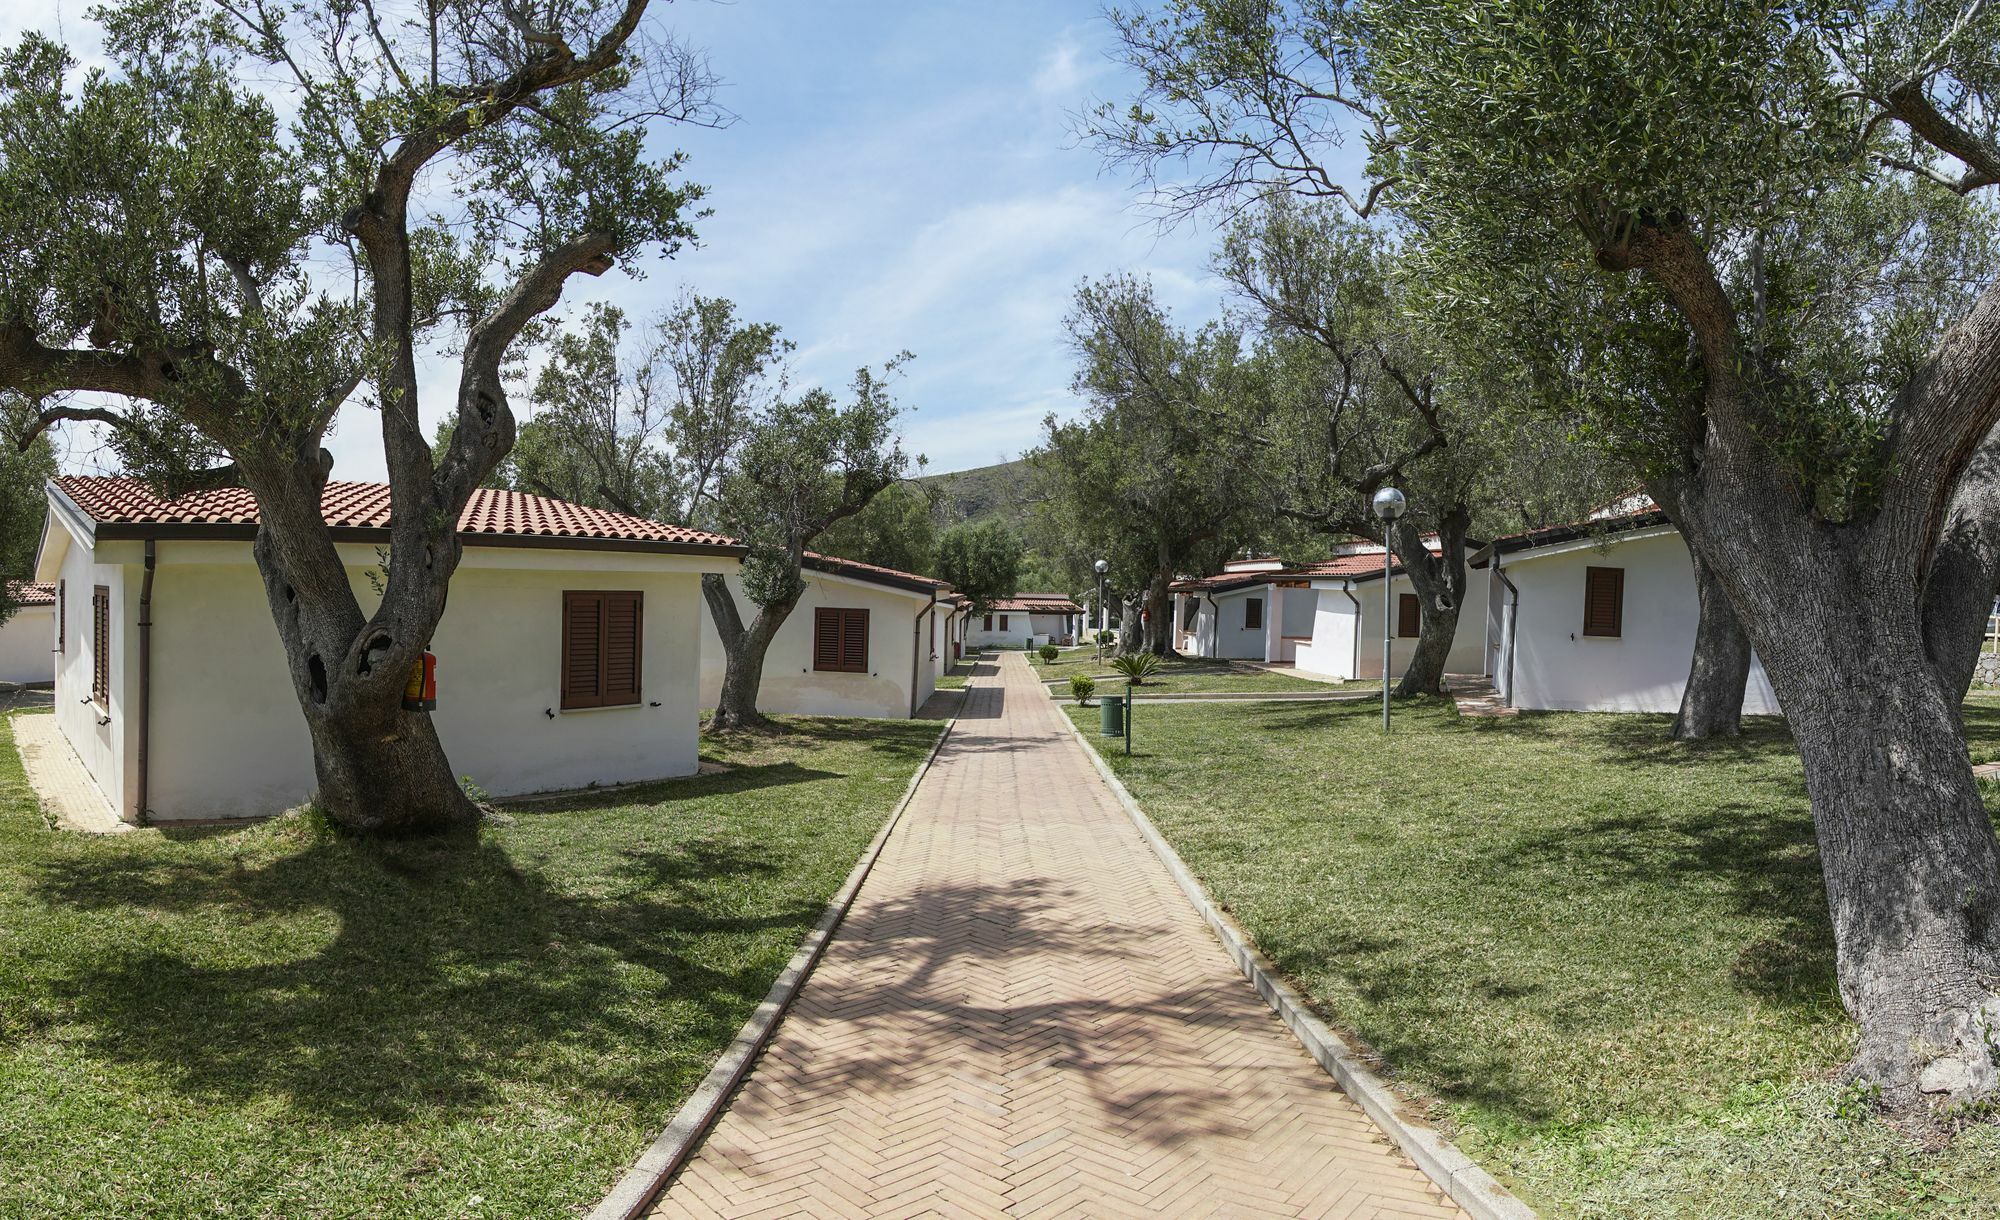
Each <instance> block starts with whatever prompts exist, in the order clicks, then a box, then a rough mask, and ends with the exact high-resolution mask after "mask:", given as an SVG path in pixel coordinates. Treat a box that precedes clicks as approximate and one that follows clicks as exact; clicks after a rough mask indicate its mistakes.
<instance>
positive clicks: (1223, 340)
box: [1031, 275, 1266, 656]
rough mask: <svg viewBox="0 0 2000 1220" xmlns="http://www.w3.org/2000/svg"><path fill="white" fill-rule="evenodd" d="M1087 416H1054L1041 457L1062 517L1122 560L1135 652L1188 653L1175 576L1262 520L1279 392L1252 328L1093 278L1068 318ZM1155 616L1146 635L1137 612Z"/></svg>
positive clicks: (1116, 571) (1125, 636)
mask: <svg viewBox="0 0 2000 1220" xmlns="http://www.w3.org/2000/svg"><path fill="white" fill-rule="evenodd" d="M1065 325H1066V326H1067V328H1068V331H1069V336H1070V343H1071V346H1072V348H1073V349H1074V350H1075V352H1076V356H1077V363H1078V367H1077V372H1076V375H1075V380H1074V387H1075V390H1076V392H1077V394H1078V395H1079V396H1080V397H1081V398H1082V399H1083V400H1084V402H1085V404H1086V411H1085V414H1084V416H1083V417H1082V418H1081V419H1078V420H1074V421H1070V422H1061V421H1058V420H1057V419H1055V418H1054V417H1053V416H1052V417H1050V419H1049V420H1048V421H1047V424H1046V428H1047V436H1048V439H1047V441H1046V442H1045V443H1044V444H1043V445H1042V446H1041V447H1040V448H1039V449H1037V450H1036V451H1035V452H1034V453H1033V454H1032V455H1031V457H1032V460H1033V461H1034V463H1035V465H1036V467H1037V469H1038V471H1039V478H1040V480H1041V481H1042V483H1043V485H1044V495H1045V497H1046V499H1047V500H1048V502H1049V506H1050V510H1051V512H1052V513H1053V514H1054V516H1055V518H1056V519H1058V520H1060V521H1063V522H1065V523H1069V524H1070V526H1071V527H1072V528H1074V529H1076V530H1077V531H1078V533H1079V536H1080V538H1081V539H1082V541H1083V543H1084V544H1085V545H1086V546H1087V547H1088V548H1089V550H1090V551H1093V552H1095V553H1096V554H1097V555H1099V556H1101V557H1102V558H1104V559H1106V560H1107V561H1108V562H1109V563H1110V565H1111V568H1110V573H1109V578H1110V587H1111V589H1113V590H1116V591H1121V592H1122V593H1123V594H1124V595H1125V597H1126V601H1127V613H1126V614H1125V615H1124V616H1123V618H1122V621H1123V622H1124V623H1125V624H1127V629H1126V630H1125V631H1124V632H1123V633H1121V635H1120V640H1119V647H1120V649H1121V650H1127V649H1129V648H1141V647H1143V648H1144V649H1145V650H1147V651H1150V652H1154V653H1157V654H1159V655H1163V656H1164V655H1170V654H1172V653H1173V651H1174V635H1173V630H1172V623H1171V621H1170V620H1171V618H1172V614H1171V605H1172V595H1171V591H1170V589H1169V586H1170V585H1171V584H1172V582H1173V580H1174V578H1175V577H1176V576H1178V575H1181V574H1183V573H1186V572H1190V571H1200V570H1205V569H1207V568H1208V567H1210V566H1212V565H1214V564H1216V563H1219V562H1220V561H1221V560H1222V559H1223V558H1225V557H1226V556H1228V555H1229V554H1230V553H1231V552H1232V551H1233V550H1235V548H1236V547H1237V546H1238V545H1239V544H1240V543H1241V542H1242V541H1244V540H1245V539H1247V538H1248V537H1250V536H1252V535H1253V534H1254V532H1255V530H1256V521H1257V517H1258V509H1257V505H1256V497H1254V496H1253V495H1250V494H1247V493H1248V490H1249V487H1250V485H1251V483H1252V482H1253V480H1254V478H1255V472H1256V469H1257V463H1258V461H1259V460H1260V459H1261V456H1262V455H1261V452H1260V450H1261V449H1262V448H1263V446H1264V444H1265V443H1266V438H1264V437H1263V436H1261V435H1260V433H1259V428H1260V426H1261V422H1262V414H1263V406H1262V404H1263V403H1264V401H1265V395H1264V392H1263V388H1262V386H1261V385H1260V382H1259V378H1260V370H1259V367H1258V365H1257V364H1256V362H1255V361H1254V360H1253V359H1252V358H1251V354H1250V353H1249V352H1248V351H1246V350H1245V347H1244V344H1243V336H1242V332H1241V330H1240V328H1239V327H1238V326H1237V325H1235V324H1234V323H1229V322H1215V323H1210V324H1208V325H1206V326H1203V327H1201V328H1200V329H1198V330H1195V331H1187V330H1184V329H1182V328H1180V327H1178V326H1176V325H1174V323H1173V321H1172V319H1171V318H1170V317H1169V316H1168V315H1167V312H1166V310H1165V309H1164V308H1163V307H1162V306H1161V305H1160V303H1159V301H1158V300H1157V299H1156V298H1155V297H1154V295H1153V289H1152V285H1151V284H1150V283H1149V282H1147V281H1145V280H1143V279H1138V278H1135V277H1132V276H1129V275H1113V276H1110V277H1107V278H1105V279H1102V280H1096V281H1086V282H1084V283H1083V284H1081V285H1080V286H1079V287H1078V288H1077V291H1076V298H1075V304H1074V306H1073V307H1072V309H1071V311H1070V314H1069V316H1068V318H1067V319H1066V321H1065ZM1140 616H1142V618H1143V621H1144V623H1145V624H1146V631H1145V633H1144V638H1143V640H1142V639H1141V638H1140V637H1139V633H1136V632H1134V631H1132V630H1130V626H1131V624H1133V623H1134V622H1135V621H1140Z"/></svg>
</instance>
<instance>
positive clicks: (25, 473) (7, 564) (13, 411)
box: [0, 395, 56, 623]
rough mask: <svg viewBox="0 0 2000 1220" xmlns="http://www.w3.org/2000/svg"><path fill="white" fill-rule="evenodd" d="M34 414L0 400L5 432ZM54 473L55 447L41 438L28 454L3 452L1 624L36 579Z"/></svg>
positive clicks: (8, 397) (12, 400)
mask: <svg viewBox="0 0 2000 1220" xmlns="http://www.w3.org/2000/svg"><path fill="white" fill-rule="evenodd" d="M31 410H32V407H31V406H30V405H29V404H28V403H26V402H23V401H22V400H21V399H20V398H18V397H16V396H12V395H0V426H6V425H7V424H9V423H10V422H11V423H13V424H14V425H15V426H16V427H18V426H19V425H20V423H21V419H20V417H21V416H22V415H23V414H24V413H25V412H28V411H31ZM55 473H56V455H55V447H54V446H53V445H51V444H50V443H49V438H48V437H47V436H40V437H36V438H35V440H34V441H33V442H31V443H30V444H29V445H28V447H27V448H26V449H15V448H14V447H13V446H11V445H9V446H5V447H0V623H5V622H6V621H7V620H8V619H10V618H12V617H13V615H14V611H16V610H18V609H20V603H19V601H18V600H17V599H16V598H15V597H14V596H13V586H14V582H15V581H17V580H32V579H33V578H34V571H35V554H36V552H37V551H38V550H39V549H40V548H41V543H42V526H43V524H44V522H46V521H47V519H48V515H49V499H48V494H47V493H46V492H44V491H43V490H42V488H43V484H45V483H46V482H47V481H48V480H49V479H51V478H53V477H54V476H55Z"/></svg>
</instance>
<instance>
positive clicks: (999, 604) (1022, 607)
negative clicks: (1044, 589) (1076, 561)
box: [987, 593, 1083, 614]
mask: <svg viewBox="0 0 2000 1220" xmlns="http://www.w3.org/2000/svg"><path fill="white" fill-rule="evenodd" d="M987 608H988V609H990V610H1006V611H1011V612H1013V613H1015V614H1023V613H1025V614H1082V613H1083V607H1082V606H1079V605H1077V604H1076V603H1075V602H1073V601H1071V600H1070V599H1069V598H1067V597H1065V596H1063V595H1062V594H1060V593H1017V594H1015V595H1014V596H1013V597H1003V598H1001V599H1000V600H998V601H996V602H994V603H993V604H992V605H991V606H989V607H987Z"/></svg>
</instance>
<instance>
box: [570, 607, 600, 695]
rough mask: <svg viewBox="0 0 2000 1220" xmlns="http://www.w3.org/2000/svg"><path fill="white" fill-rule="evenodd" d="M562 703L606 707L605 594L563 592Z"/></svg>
mask: <svg viewBox="0 0 2000 1220" xmlns="http://www.w3.org/2000/svg"><path fill="white" fill-rule="evenodd" d="M562 632H563V638H562V705H563V706H564V707H566V708H569V707H603V706H604V676H603V671H602V669H601V668H600V667H599V665H598V658H599V656H600V654H601V653H602V652H603V648H604V595H603V594H602V593H576V592H565V593H564V594H563V629H562Z"/></svg>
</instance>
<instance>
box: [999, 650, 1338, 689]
mask: <svg viewBox="0 0 2000 1220" xmlns="http://www.w3.org/2000/svg"><path fill="white" fill-rule="evenodd" d="M1030 659H1031V660H1032V661H1033V663H1034V666H1035V671H1036V674H1037V676H1039V677H1040V678H1041V679H1042V680H1043V681H1044V682H1046V683H1048V684H1049V689H1050V690H1053V691H1054V692H1055V693H1057V694H1058V695H1066V694H1068V693H1069V680H1070V676H1071V675H1072V674H1087V675H1089V676H1090V677H1091V678H1093V679H1094V680H1095V681H1096V682H1097V685H1098V687H1099V689H1105V690H1112V689H1115V691H1116V692H1121V693H1122V692H1123V691H1124V689H1125V675H1123V674H1121V673H1119V672H1117V671H1116V670H1114V669H1112V668H1111V666H1110V664H1109V663H1108V662H1105V663H1099V662H1097V661H1096V659H1095V658H1094V657H1092V656H1091V655H1090V654H1089V653H1084V654H1082V656H1081V660H1080V662H1079V661H1076V660H1070V659H1067V658H1065V659H1059V660H1058V661H1057V662H1056V663H1055V664H1054V665H1047V664H1044V663H1043V662H1042V659H1041V658H1040V657H1037V656H1033V655H1032V654H1030ZM1107 683H1110V684H1115V687H1114V686H1107V685H1106V684H1107ZM1349 685H1354V686H1355V687H1356V689H1359V688H1360V687H1363V686H1369V685H1373V684H1369V683H1361V684H1346V683H1338V682H1317V681H1314V680H1313V679H1311V678H1301V677H1297V676H1295V675H1293V674H1281V673H1272V672H1271V671H1270V670H1268V669H1263V668H1260V667H1258V666H1255V665H1242V664H1238V663H1236V662H1233V661H1211V660H1204V659H1201V658H1197V657H1183V658H1180V659H1177V660H1168V661H1162V662H1161V663H1160V667H1159V668H1158V669H1156V670H1154V671H1153V672H1152V673H1151V674H1149V675H1148V676H1147V678H1146V680H1145V682H1144V683H1142V684H1141V685H1140V687H1139V690H1140V693H1142V694H1160V695H1167V694H1175V695H1192V694H1220V693H1223V692H1243V693H1259V694H1265V693H1271V692H1280V691H1297V692H1300V693H1302V694H1322V695H1325V694H1333V693H1336V692H1338V691H1340V690H1341V689H1343V687H1345V686H1349Z"/></svg>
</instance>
